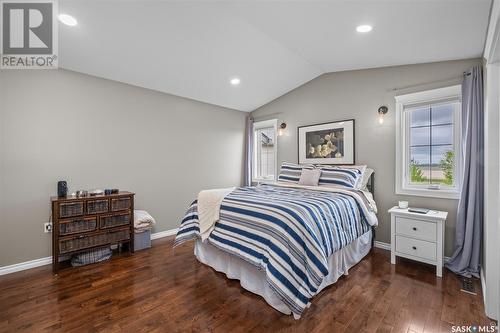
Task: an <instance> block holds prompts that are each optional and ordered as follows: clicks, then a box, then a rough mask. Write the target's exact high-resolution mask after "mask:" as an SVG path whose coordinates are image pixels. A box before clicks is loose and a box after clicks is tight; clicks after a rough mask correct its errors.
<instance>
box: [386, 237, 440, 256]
mask: <svg viewBox="0 0 500 333" xmlns="http://www.w3.org/2000/svg"><path fill="white" fill-rule="evenodd" d="M396 252H399V253H403V254H409V255H411V256H414V257H419V258H423V259H428V260H433V261H435V260H436V243H431V242H427V241H423V240H419V239H413V238H408V237H404V236H396Z"/></svg>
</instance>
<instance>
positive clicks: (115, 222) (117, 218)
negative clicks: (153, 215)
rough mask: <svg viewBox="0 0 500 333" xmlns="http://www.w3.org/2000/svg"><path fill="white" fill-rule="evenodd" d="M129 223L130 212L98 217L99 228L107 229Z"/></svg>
mask: <svg viewBox="0 0 500 333" xmlns="http://www.w3.org/2000/svg"><path fill="white" fill-rule="evenodd" d="M129 223H130V214H128V213H127V214H120V215H112V216H101V217H100V218H99V227H100V228H101V229H108V228H114V227H119V226H122V225H128V224H129Z"/></svg>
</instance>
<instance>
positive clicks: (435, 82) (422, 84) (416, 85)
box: [387, 71, 471, 91]
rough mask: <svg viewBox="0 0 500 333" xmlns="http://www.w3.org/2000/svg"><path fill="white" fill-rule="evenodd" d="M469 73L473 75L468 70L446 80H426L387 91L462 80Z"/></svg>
mask: <svg viewBox="0 0 500 333" xmlns="http://www.w3.org/2000/svg"><path fill="white" fill-rule="evenodd" d="M469 75H471V72H470V71H467V72H463V73H462V75H461V76H455V77H452V78H449V79H445V80H438V81H432V82H425V83H419V84H414V85H411V86H405V87H398V88H393V89H389V90H387V91H400V90H406V89H411V88H418V87H422V86H428V85H431V84H438V83H448V82H449V83H452V82H453V83H455V82H456V81H458V80H462V79H463V78H464V76H469Z"/></svg>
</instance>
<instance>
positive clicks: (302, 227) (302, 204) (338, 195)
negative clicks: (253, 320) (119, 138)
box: [175, 185, 377, 317]
mask: <svg viewBox="0 0 500 333" xmlns="http://www.w3.org/2000/svg"><path fill="white" fill-rule="evenodd" d="M219 213H220V220H219V221H218V222H217V223H216V224H215V228H214V230H213V231H212V233H211V234H210V236H209V237H208V242H209V243H210V244H212V245H214V246H216V247H217V248H219V249H221V250H223V251H226V252H228V253H230V254H233V255H236V256H238V257H240V258H241V259H243V260H246V261H248V262H250V263H251V264H253V265H255V266H257V267H259V268H261V269H263V270H264V271H265V273H266V278H267V282H268V283H269V285H270V287H271V288H272V289H273V291H274V292H275V293H276V294H277V295H278V297H279V298H280V299H281V300H282V301H283V302H284V303H285V304H286V305H287V306H288V307H289V308H290V310H291V311H292V313H293V314H294V316H296V317H298V316H300V315H301V314H302V312H303V311H304V309H305V308H306V307H307V306H308V304H309V300H310V299H311V298H312V297H313V296H314V295H315V294H316V293H317V290H318V287H319V286H320V284H321V283H322V281H323V279H324V277H325V276H326V275H328V273H329V272H328V265H327V258H328V257H329V256H330V255H331V254H332V253H334V252H335V251H337V250H339V249H341V248H343V247H344V246H346V245H347V244H349V243H350V242H352V241H353V240H355V239H356V238H358V237H360V236H361V235H362V234H364V233H366V232H367V231H368V230H370V226H371V225H376V223H377V220H376V217H375V213H374V211H373V209H370V207H369V204H367V201H366V198H364V197H363V194H362V193H361V191H356V190H345V189H328V190H325V189H321V191H318V190H313V189H307V188H304V187H301V188H298V187H295V186H286V187H285V186H276V185H261V186H258V187H244V188H238V189H236V190H234V191H233V192H231V193H230V194H229V195H227V196H226V197H225V198H224V200H223V201H222V205H221V207H220V212H219ZM199 230H200V229H199V225H198V215H197V202H196V201H195V202H193V203H192V204H191V206H190V208H189V209H188V211H187V213H186V215H185V217H184V219H183V220H182V223H181V226H180V228H179V231H178V233H177V237H176V240H175V245H178V244H180V243H183V242H185V241H187V240H190V239H194V238H197V237H199Z"/></svg>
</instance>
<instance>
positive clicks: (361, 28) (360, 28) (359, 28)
mask: <svg viewBox="0 0 500 333" xmlns="http://www.w3.org/2000/svg"><path fill="white" fill-rule="evenodd" d="M372 29H373V27H372V26H371V25H367V24H363V25H358V26H357V27H356V31H357V32H370V31H372Z"/></svg>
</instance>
